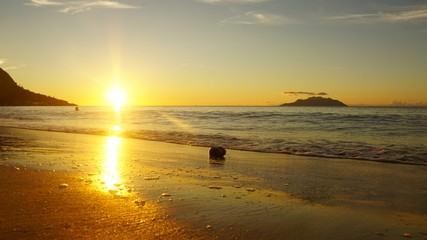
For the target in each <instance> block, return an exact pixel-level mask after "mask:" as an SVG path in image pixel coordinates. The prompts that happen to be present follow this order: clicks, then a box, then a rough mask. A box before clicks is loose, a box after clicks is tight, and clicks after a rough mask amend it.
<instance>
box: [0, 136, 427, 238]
mask: <svg viewBox="0 0 427 240" xmlns="http://www.w3.org/2000/svg"><path fill="white" fill-rule="evenodd" d="M0 148H1V149H0V154H1V155H0V164H1V165H3V167H1V168H0V189H1V191H2V194H1V197H0V236H1V237H4V238H7V239H45V238H47V239H65V238H66V239H216V238H217V239H402V238H404V235H406V236H411V238H412V239H426V236H427V204H425V203H426V202H427V168H426V167H425V166H410V165H400V164H399V165H396V164H384V163H375V162H364V161H347V160H345V159H341V160H337V159H319V158H308V157H298V156H290V155H282V154H263V153H252V152H242V151H232V150H230V151H228V152H227V155H226V157H227V158H226V161H225V164H224V165H212V164H209V163H208V159H207V152H208V150H207V149H206V148H200V147H191V146H182V145H174V144H167V143H160V142H150V141H141V140H134V139H121V138H118V137H114V136H109V137H102V136H90V135H80V134H66V133H54V132H40V131H30V130H20V129H8V128H0ZM17 168H19V170H18V169H17ZM62 183H66V184H67V185H68V186H67V187H63V188H61V187H60V184H62Z"/></svg>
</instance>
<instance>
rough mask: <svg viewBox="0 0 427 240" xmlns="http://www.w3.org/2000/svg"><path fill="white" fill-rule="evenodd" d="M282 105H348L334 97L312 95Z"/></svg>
mask: <svg viewBox="0 0 427 240" xmlns="http://www.w3.org/2000/svg"><path fill="white" fill-rule="evenodd" d="M280 106H296V107H347V105H345V104H344V103H342V102H341V101H338V100H335V99H332V98H322V97H311V98H307V99H298V100H296V101H295V102H293V103H285V104H282V105H280Z"/></svg>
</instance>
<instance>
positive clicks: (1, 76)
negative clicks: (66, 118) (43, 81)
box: [0, 68, 76, 106]
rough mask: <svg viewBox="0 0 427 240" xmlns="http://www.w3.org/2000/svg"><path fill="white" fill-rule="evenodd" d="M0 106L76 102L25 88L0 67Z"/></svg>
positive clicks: (52, 104)
mask: <svg viewBox="0 0 427 240" xmlns="http://www.w3.org/2000/svg"><path fill="white" fill-rule="evenodd" d="M0 106H76V104H73V103H69V102H67V101H65V100H61V99H57V98H54V97H50V96H46V95H43V94H40V93H34V92H32V91H30V90H28V89H25V88H23V87H21V86H19V85H18V84H17V83H16V82H15V81H14V80H13V79H12V77H11V76H10V75H9V74H8V73H7V72H6V71H4V70H3V69H2V68H0Z"/></svg>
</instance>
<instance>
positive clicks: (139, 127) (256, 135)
mask: <svg viewBox="0 0 427 240" xmlns="http://www.w3.org/2000/svg"><path fill="white" fill-rule="evenodd" d="M0 126H3V127H13V128H22V129H32V130H41V131H55V132H66V133H79V134H93V135H107V136H108V135H112V134H114V135H119V136H121V137H126V138H136V139H145V140H152V141H161V142H168V143H175V144H185V145H193V146H204V147H211V146H223V147H225V148H226V149H235V150H244V151H255V152H266V153H280V154H293V155H302V156H314V157H325V158H341V159H358V160H373V161H382V162H389V163H408V164H421V165H427V108H422V107H413V108H411V107H279V106H276V107H207V106H203V107H199V106H191V107H181V106H179V107H176V106H171V107H146V106H145V107H125V108H122V109H121V111H118V112H117V111H115V110H114V109H113V108H112V107H84V106H82V107H79V110H78V111H77V110H76V109H75V108H74V107H34V106H32V107H0Z"/></svg>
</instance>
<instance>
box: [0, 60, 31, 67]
mask: <svg viewBox="0 0 427 240" xmlns="http://www.w3.org/2000/svg"><path fill="white" fill-rule="evenodd" d="M6 62H7V59H5V58H0V66H1V65H3V64H5V63H6ZM25 66H26V64H21V65H17V66H9V67H6V66H5V67H3V70H12V69H17V68H22V67H25Z"/></svg>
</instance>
